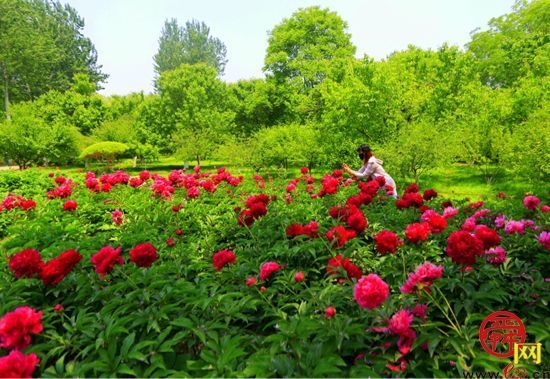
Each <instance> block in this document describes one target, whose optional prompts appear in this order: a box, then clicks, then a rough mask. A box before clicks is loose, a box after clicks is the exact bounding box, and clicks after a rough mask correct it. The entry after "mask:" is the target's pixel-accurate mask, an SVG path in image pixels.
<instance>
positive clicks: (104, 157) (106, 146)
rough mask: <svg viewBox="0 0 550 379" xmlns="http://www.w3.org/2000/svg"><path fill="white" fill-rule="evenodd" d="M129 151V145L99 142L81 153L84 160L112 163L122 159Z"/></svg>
mask: <svg viewBox="0 0 550 379" xmlns="http://www.w3.org/2000/svg"><path fill="white" fill-rule="evenodd" d="M128 149H129V147H128V145H126V144H123V143H120V142H111V141H105V142H98V143H95V144H93V145H91V146H88V147H87V148H85V149H84V151H82V153H80V158H82V159H97V160H100V161H104V162H107V163H111V162H112V161H113V160H115V159H116V158H119V157H121V156H122V155H123V154H124V153H125V152H127V151H128Z"/></svg>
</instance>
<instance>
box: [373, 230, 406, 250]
mask: <svg viewBox="0 0 550 379" xmlns="http://www.w3.org/2000/svg"><path fill="white" fill-rule="evenodd" d="M374 241H375V242H376V251H378V252H379V253H380V254H388V253H390V254H394V253H395V251H396V250H397V248H398V247H399V246H401V245H403V241H401V240H400V239H399V237H397V234H395V233H394V232H391V231H389V230H382V231H380V232H379V233H378V234H377V235H376V236H374Z"/></svg>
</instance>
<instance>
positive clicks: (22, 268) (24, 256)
mask: <svg viewBox="0 0 550 379" xmlns="http://www.w3.org/2000/svg"><path fill="white" fill-rule="evenodd" d="M43 264H44V262H42V257H41V256H40V253H39V252H38V251H36V250H33V249H25V250H22V251H20V252H18V253H17V254H15V255H12V256H11V257H10V263H9V267H10V270H11V272H13V275H14V276H15V277H16V278H18V279H19V278H20V277H22V276H26V277H27V278H32V277H33V276H34V275H36V274H40V272H41V271H42V265H43Z"/></svg>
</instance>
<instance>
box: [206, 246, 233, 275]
mask: <svg viewBox="0 0 550 379" xmlns="http://www.w3.org/2000/svg"><path fill="white" fill-rule="evenodd" d="M236 259H237V257H236V256H235V253H234V252H233V251H232V250H220V251H218V252H217V253H216V254H214V256H213V257H212V266H214V268H215V269H216V271H220V270H221V269H222V268H224V267H225V265H228V264H235V260H236Z"/></svg>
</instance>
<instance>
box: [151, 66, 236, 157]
mask: <svg viewBox="0 0 550 379" xmlns="http://www.w3.org/2000/svg"><path fill="white" fill-rule="evenodd" d="M158 87H159V92H160V96H161V104H162V105H161V106H162V107H164V109H166V110H167V111H168V112H170V113H171V114H173V115H174V120H173V121H174V124H175V129H174V132H172V134H171V135H170V137H172V138H173V139H175V140H177V141H178V145H179V147H180V149H182V151H183V155H190V154H189V152H192V155H193V157H194V158H196V159H197V161H200V159H201V158H204V157H206V156H208V154H209V152H211V151H212V150H213V147H215V145H216V143H218V142H220V141H223V136H224V135H225V134H227V133H228V132H229V131H230V130H231V128H232V125H233V119H234V117H235V113H234V111H233V110H232V109H231V97H230V94H229V91H228V89H227V86H226V84H225V83H224V82H222V81H221V80H220V79H219V78H218V77H217V73H216V70H215V69H214V68H213V67H211V66H210V65H208V64H205V63H198V64H194V65H188V64H182V65H181V66H179V67H178V68H177V69H175V70H172V71H167V72H165V73H164V74H162V75H161V77H160V79H159V83H158ZM197 136H200V137H199V138H200V144H199V141H197V140H196V137H197ZM191 137H193V138H191ZM197 146H199V148H198V149H197V148H196V147H197ZM211 147H212V149H210V148H211Z"/></svg>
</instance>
